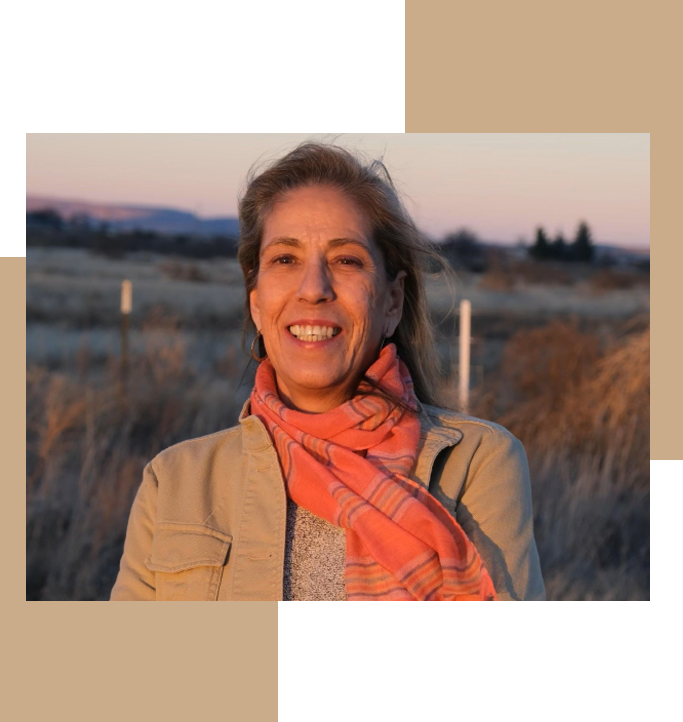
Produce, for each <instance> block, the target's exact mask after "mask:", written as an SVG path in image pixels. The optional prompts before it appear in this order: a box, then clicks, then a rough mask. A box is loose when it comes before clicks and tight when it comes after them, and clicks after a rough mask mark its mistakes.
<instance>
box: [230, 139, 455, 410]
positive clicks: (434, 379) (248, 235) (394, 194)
mask: <svg viewBox="0 0 683 722" xmlns="http://www.w3.org/2000/svg"><path fill="white" fill-rule="evenodd" d="M311 185H325V186H333V187H336V188H339V189H340V190H341V191H342V192H344V193H346V194H347V195H348V196H349V197H350V198H352V199H353V200H354V201H355V202H356V203H357V204H358V205H359V207H360V208H361V209H362V210H363V211H364V212H365V213H366V214H367V217H368V218H369V220H370V223H371V227H372V239H373V240H374V242H375V243H376V244H377V246H378V248H379V249H380V251H381V252H382V256H383V258H384V265H385V269H386V273H387V278H388V280H393V279H395V278H396V275H397V273H398V272H399V271H401V270H403V271H405V272H406V278H405V281H404V301H403V315H402V316H401V321H400V323H399V324H398V326H397V328H396V331H395V332H394V335H393V336H392V337H391V339H390V341H391V342H392V343H395V344H396V348H397V351H398V355H399V357H400V358H401V359H402V360H403V362H404V363H405V364H406V366H407V367H408V370H409V371H410V375H411V377H412V379H413V385H414V387H415V393H416V395H417V398H418V399H419V400H420V401H422V402H423V403H427V404H434V403H435V400H436V390H437V387H438V380H439V366H438V357H437V354H436V348H435V331H434V327H433V324H432V321H431V318H430V315H429V309H428V307H427V299H426V295H425V284H424V277H425V272H426V271H427V270H428V269H434V267H435V266H436V268H437V269H439V270H448V267H447V264H446V262H445V261H444V260H443V258H442V257H441V255H440V254H439V253H438V252H437V251H436V250H435V249H434V247H433V246H432V245H431V244H430V243H428V241H427V240H426V238H425V237H424V236H423V235H422V234H421V233H420V232H419V231H418V230H417V227H416V226H415V223H414V222H413V220H412V218H411V217H410V215H409V214H408V212H407V211H406V209H405V207H404V205H403V203H402V202H401V199H400V197H399V194H398V191H397V190H396V187H395V186H394V184H393V182H392V180H391V177H390V175H389V171H388V170H387V169H386V167H385V165H384V163H382V162H381V161H379V160H372V161H366V160H365V159H364V158H362V157H361V156H360V155H359V154H354V153H352V152H350V151H349V150H347V149H345V148H342V147H340V146H336V145H332V144H326V143H315V142H306V143H302V144H301V145H299V146H297V147H296V148H295V149H294V150H292V151H290V152H289V153H287V154H286V155H285V156H283V157H282V158H280V159H279V160H276V161H275V162H273V163H271V164H270V165H269V166H267V167H266V168H265V169H260V168H252V170H251V171H250V172H249V175H248V177H247V181H246V186H245V190H244V191H243V193H242V194H241V197H240V201H239V221H240V242H239V247H238V254H237V257H238V259H239V262H240V265H241V266H242V272H243V274H244V282H245V291H246V297H245V305H244V307H245V317H244V329H243V334H242V342H243V344H244V341H245V339H246V336H247V334H248V333H249V331H250V330H251V329H252V327H253V320H252V318H251V311H250V307H249V293H250V292H251V291H252V289H253V288H254V287H255V285H256V278H257V275H258V270H259V255H260V250H261V238H262V235H263V228H264V225H265V220H266V218H267V216H268V213H269V212H270V211H271V210H272V208H273V206H274V204H275V203H276V202H277V201H278V200H279V199H280V198H281V197H282V196H283V195H284V194H285V193H287V192H288V191H291V190H294V189H295V188H299V187H302V186H311Z"/></svg>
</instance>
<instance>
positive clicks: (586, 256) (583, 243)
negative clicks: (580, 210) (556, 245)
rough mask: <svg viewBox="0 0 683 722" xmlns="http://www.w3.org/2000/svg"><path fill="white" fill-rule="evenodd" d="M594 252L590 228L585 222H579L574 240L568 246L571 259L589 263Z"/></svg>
mask: <svg viewBox="0 0 683 722" xmlns="http://www.w3.org/2000/svg"><path fill="white" fill-rule="evenodd" d="M594 252H595V247H594V245H593V238H592V236H591V231H590V228H589V227H588V224H587V223H586V222H585V221H581V223H579V228H578V230H577V231H576V238H575V239H574V242H573V243H572V244H571V246H570V253H571V258H572V260H574V261H581V262H583V263H590V262H591V261H592V260H593V255H594Z"/></svg>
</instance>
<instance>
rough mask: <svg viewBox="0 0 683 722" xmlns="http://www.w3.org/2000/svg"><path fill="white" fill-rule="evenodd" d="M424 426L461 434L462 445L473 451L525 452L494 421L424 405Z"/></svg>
mask: <svg viewBox="0 0 683 722" xmlns="http://www.w3.org/2000/svg"><path fill="white" fill-rule="evenodd" d="M422 409H423V414H424V415H423V418H425V419H426V423H425V422H424V421H423V426H427V427H429V426H431V427H432V429H434V428H436V429H444V430H454V431H458V432H460V434H459V435H460V438H459V439H458V441H459V443H460V444H463V443H464V445H465V446H468V447H472V449H473V450H475V449H479V450H481V449H482V448H485V449H486V450H487V451H490V452H492V453H496V452H503V451H511V450H514V449H516V450H520V449H522V450H523V447H522V444H521V442H520V441H519V439H517V437H516V436H514V435H513V434H512V433H511V432H510V431H508V429H506V428H505V427H504V426H501V425H500V424H496V423H495V422H493V421H486V420H485V419H480V418H477V417H476V416H469V415H467V414H463V413H460V412H459V411H453V410H451V409H444V408H441V407H439V406H431V405H429V404H422Z"/></svg>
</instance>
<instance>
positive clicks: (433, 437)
mask: <svg viewBox="0 0 683 722" xmlns="http://www.w3.org/2000/svg"><path fill="white" fill-rule="evenodd" d="M430 410H431V411H433V413H430ZM419 418H420V441H419V443H418V447H417V464H416V466H415V471H414V473H413V478H414V479H415V480H416V481H418V482H419V483H420V484H421V485H422V486H424V487H425V488H429V479H430V477H431V473H432V469H433V467H434V462H435V460H436V457H437V456H438V455H439V453H440V452H441V451H443V450H444V449H446V448H448V447H449V446H455V445H456V444H457V443H458V442H459V441H460V440H461V439H462V432H461V431H459V430H458V429H455V428H453V427H451V426H448V425H445V424H441V423H440V414H439V410H438V409H437V408H436V407H431V406H430V407H426V406H425V405H424V404H420V411H419ZM239 423H240V424H241V426H242V429H243V431H244V432H246V433H243V434H242V443H243V444H244V446H245V448H247V449H251V450H258V449H262V448H265V447H267V446H273V442H272V441H271V439H270V435H269V434H268V432H267V430H266V427H265V426H264V425H263V422H262V421H261V420H260V419H259V418H257V417H256V416H253V415H252V414H251V413H250V405H249V399H247V400H246V401H245V402H244V405H243V406H242V411H241V412H240V415H239Z"/></svg>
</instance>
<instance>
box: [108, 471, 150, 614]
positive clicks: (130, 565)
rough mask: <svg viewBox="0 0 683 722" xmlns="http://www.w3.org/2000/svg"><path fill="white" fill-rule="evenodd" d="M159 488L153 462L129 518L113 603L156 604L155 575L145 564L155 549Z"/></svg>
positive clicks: (146, 472) (143, 476)
mask: <svg viewBox="0 0 683 722" xmlns="http://www.w3.org/2000/svg"><path fill="white" fill-rule="evenodd" d="M157 488H158V483H157V478H156V476H155V474H154V470H153V469H152V462H150V463H148V464H147V466H145V469H144V471H143V474H142V484H140V488H139V489H138V492H137V494H136V495H135V500H134V501H133V506H132V508H131V511H130V517H129V518H128V528H127V529H126V541H125V543H124V546H123V556H122V557H121V566H120V569H119V574H118V577H117V578H116V583H115V584H114V588H113V589H112V591H111V597H110V601H112V602H134V601H141V602H153V601H156V589H155V586H154V572H151V571H150V570H149V569H148V568H147V566H146V565H145V560H146V559H147V557H148V556H149V553H150V550H151V548H152V537H153V536H154V523H155V518H156V505H157Z"/></svg>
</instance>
